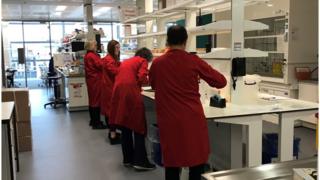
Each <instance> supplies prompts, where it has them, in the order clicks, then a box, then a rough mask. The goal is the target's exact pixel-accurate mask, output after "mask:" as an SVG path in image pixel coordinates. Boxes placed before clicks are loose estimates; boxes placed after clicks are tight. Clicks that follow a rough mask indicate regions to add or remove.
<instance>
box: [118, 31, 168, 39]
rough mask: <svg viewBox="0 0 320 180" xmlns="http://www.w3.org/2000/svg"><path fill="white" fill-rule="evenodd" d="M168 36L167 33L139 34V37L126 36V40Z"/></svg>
mask: <svg viewBox="0 0 320 180" xmlns="http://www.w3.org/2000/svg"><path fill="white" fill-rule="evenodd" d="M166 34H167V32H166V31H161V32H154V33H143V34H138V35H132V36H126V37H124V38H125V39H134V38H147V37H154V36H162V35H166Z"/></svg>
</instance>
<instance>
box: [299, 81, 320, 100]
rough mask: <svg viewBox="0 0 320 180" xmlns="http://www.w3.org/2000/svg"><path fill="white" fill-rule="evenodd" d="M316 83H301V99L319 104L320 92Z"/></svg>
mask: <svg viewBox="0 0 320 180" xmlns="http://www.w3.org/2000/svg"><path fill="white" fill-rule="evenodd" d="M318 87H319V86H318V84H316V83H304V82H300V83H299V99H301V100H304V101H311V102H318V97H319V91H318Z"/></svg>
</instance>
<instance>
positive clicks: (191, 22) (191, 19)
mask: <svg viewBox="0 0 320 180" xmlns="http://www.w3.org/2000/svg"><path fill="white" fill-rule="evenodd" d="M185 21H186V28H193V27H196V26H197V24H196V23H197V12H196V11H191V12H187V13H186V18H185ZM188 36H189V37H188V41H187V47H186V51H188V52H196V51H197V48H196V44H197V42H196V36H195V35H193V34H190V33H189V34H188Z"/></svg>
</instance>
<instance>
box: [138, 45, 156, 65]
mask: <svg viewBox="0 0 320 180" xmlns="http://www.w3.org/2000/svg"><path fill="white" fill-rule="evenodd" d="M135 56H140V57H142V58H144V59H146V60H147V61H148V62H150V61H151V60H152V58H153V55H152V52H151V51H150V49H148V48H146V47H143V48H141V49H138V50H137V51H136V54H135Z"/></svg>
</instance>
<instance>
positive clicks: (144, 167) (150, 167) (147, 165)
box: [133, 162, 156, 171]
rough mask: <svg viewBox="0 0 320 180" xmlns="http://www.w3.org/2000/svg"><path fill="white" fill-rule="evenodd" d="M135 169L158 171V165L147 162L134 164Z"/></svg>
mask: <svg viewBox="0 0 320 180" xmlns="http://www.w3.org/2000/svg"><path fill="white" fill-rule="evenodd" d="M133 168H134V169H135V170H136V171H149V170H154V169H156V165H154V164H151V163H149V162H146V163H144V164H133Z"/></svg>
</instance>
